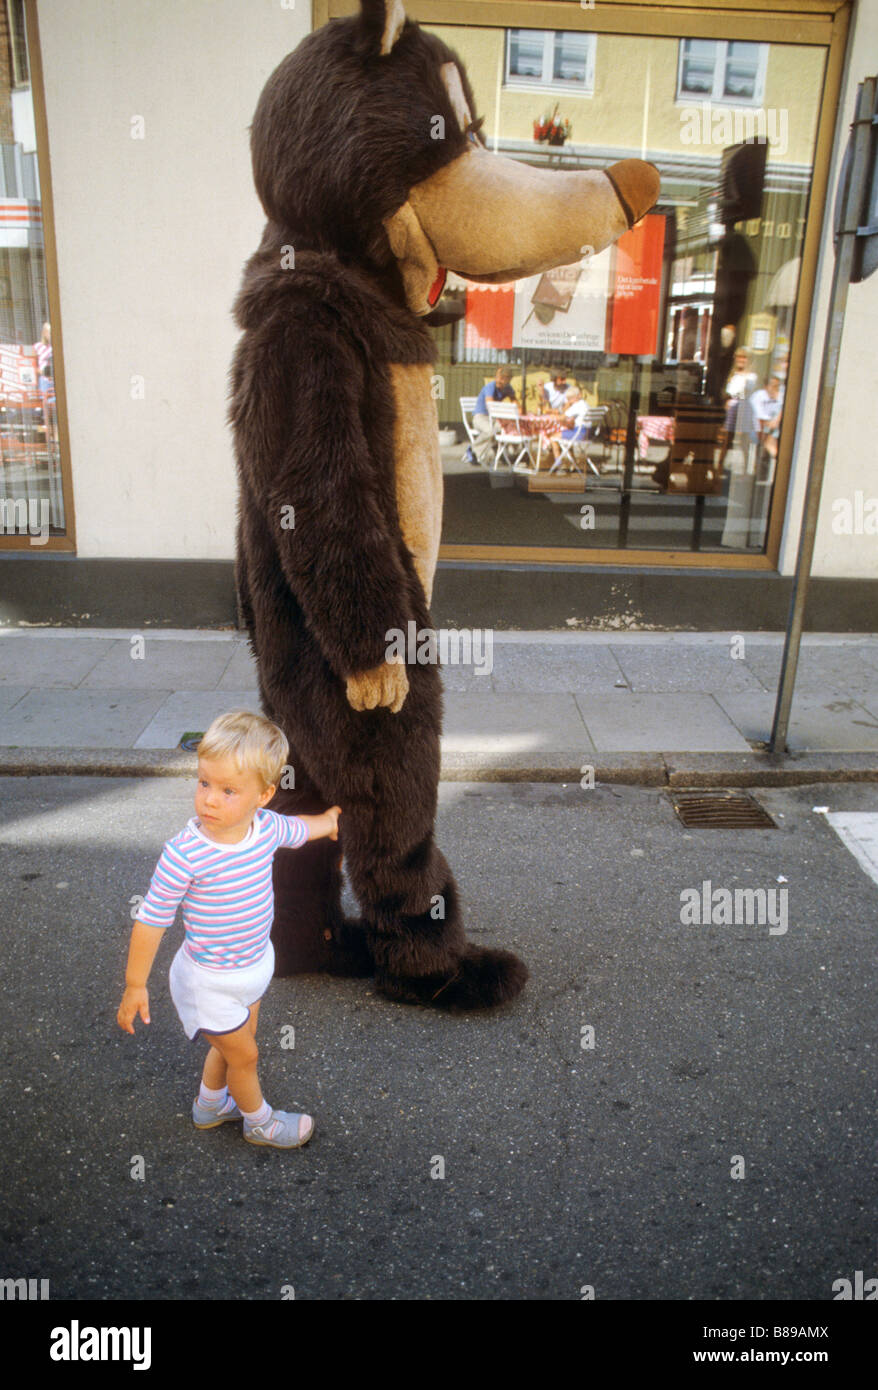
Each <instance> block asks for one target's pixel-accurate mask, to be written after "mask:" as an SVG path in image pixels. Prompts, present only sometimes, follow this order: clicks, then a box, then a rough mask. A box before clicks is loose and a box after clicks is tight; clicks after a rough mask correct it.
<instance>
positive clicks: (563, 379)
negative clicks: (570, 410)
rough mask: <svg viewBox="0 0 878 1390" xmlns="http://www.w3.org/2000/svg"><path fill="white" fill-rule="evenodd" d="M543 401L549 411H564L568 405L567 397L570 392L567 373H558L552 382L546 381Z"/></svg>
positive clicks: (543, 389) (543, 388)
mask: <svg viewBox="0 0 878 1390" xmlns="http://www.w3.org/2000/svg"><path fill="white" fill-rule="evenodd" d="M541 389H542V394H543V400H544V402H545V404H546V405H547V406H548V408H549V410H563V409H564V406H565V404H566V403H567V395H568V392H569V390H570V388H569V386H568V385H567V373H566V372H564V371H557V372H556V373H555V375H554V376H553V377H552V380H551V381H546V382H544V383H543V386H542V388H541Z"/></svg>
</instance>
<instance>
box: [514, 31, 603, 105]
mask: <svg viewBox="0 0 878 1390" xmlns="http://www.w3.org/2000/svg"><path fill="white" fill-rule="evenodd" d="M594 48H595V36H594V34H580V33H572V32H571V33H568V32H553V31H552V30H550V29H509V30H507V35H506V84H507V86H511V87H515V86H521V87H524V86H527V87H533V86H541V87H546V88H549V89H551V88H558V89H559V90H565V89H572V90H574V91H577V92H578V93H579V94H580V95H582V94H584V93H585V94H590V93H591V92H592V91H593V90H594Z"/></svg>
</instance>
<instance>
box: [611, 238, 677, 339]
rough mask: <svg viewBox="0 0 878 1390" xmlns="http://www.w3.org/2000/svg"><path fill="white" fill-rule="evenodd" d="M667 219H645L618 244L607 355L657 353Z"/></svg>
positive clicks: (620, 239)
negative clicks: (608, 353) (611, 325)
mask: <svg viewBox="0 0 878 1390" xmlns="http://www.w3.org/2000/svg"><path fill="white" fill-rule="evenodd" d="M664 247H665V219H664V217H662V216H660V215H659V214H653V215H652V216H650V217H644V218H642V219H641V221H640V222H638V223H637V226H636V227H632V228H631V230H630V232H626V233H625V235H624V236H622V237H620V238H619V240H618V241H617V242H616V273H615V282H614V285H613V291H612V292H613V327H612V332H611V335H610V345H609V347H608V349H607V351H608V352H620V353H628V354H629V355H630V356H632V357H645V356H647V355H648V354H650V353H653V352H656V351H657V338H658V315H659V291H660V290H661V283H662V255H663V253H664Z"/></svg>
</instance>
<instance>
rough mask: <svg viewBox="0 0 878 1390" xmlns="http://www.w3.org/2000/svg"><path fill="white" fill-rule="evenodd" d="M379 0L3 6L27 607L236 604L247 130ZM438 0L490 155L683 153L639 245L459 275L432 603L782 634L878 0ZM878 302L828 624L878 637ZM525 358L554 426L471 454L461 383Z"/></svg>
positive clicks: (10, 285) (20, 579) (3, 421)
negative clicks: (319, 37)
mask: <svg viewBox="0 0 878 1390" xmlns="http://www.w3.org/2000/svg"><path fill="white" fill-rule="evenodd" d="M355 8H356V3H355V0H314V4H313V5H309V4H307V3H306V0H264V2H260V3H251V4H248V5H247V6H246V7H244V6H241V5H240V4H239V3H237V0H176V2H175V3H173V4H172V3H170V2H169V0H77V3H76V4H72V3H70V0H18V3H13V2H12V0H2V3H0V18H2V24H0V50H2V52H0V140H2V143H3V175H4V178H5V180H6V182H5V183H4V186H3V188H2V189H0V217H2V219H3V223H2V224H0V324H2V340H0V373H2V374H0V390H2V392H3V398H2V401H0V469H2V475H3V477H2V484H0V494H2V496H0V502H2V505H3V511H2V515H0V576H2V582H0V622H3V623H5V624H10V623H13V624H14V623H17V622H37V623H39V622H72V623H94V624H96V625H102V626H108V625H109V626H122V625H127V624H129V623H134V624H137V625H138V626H146V625H150V624H160V625H168V626H198V625H222V624H226V623H233V622H234V621H235V616H236V609H235V595H234V578H233V550H234V524H235V477H234V464H233V457H232V450H231V440H230V436H229V432H228V429H227V426H226V408H227V398H226V393H227V373H228V365H229V361H230V359H231V355H232V352H233V350H234V344H235V338H236V330H235V326H234V324H233V322H232V318H231V305H232V302H233V300H234V296H235V293H236V289H237V284H238V280H239V277H240V272H241V267H242V265H243V262H244V260H245V259H246V258H247V256H248V255H249V254H250V253H251V252H252V250H253V249H254V248H255V246H256V244H257V242H258V239H259V236H260V233H261V227H262V222H263V215H262V211H261V209H260V207H259V204H258V201H257V199H256V196H255V193H254V192H253V186H252V179H251V174H250V167H249V148H248V126H249V122H250V119H251V117H252V112H253V109H254V107H255V104H256V101H257V99H258V96H259V92H260V90H261V88H262V86H263V84H264V82H265V80H266V78H267V77H268V75H269V74H270V72H271V71H272V70H273V68H274V67H275V66H276V64H277V63H278V62H279V61H280V59H281V58H282V57H283V56H284V54H285V53H286V52H288V51H289V50H290V49H291V48H292V47H294V46H295V45H296V43H298V42H299V40H300V39H301V38H302V37H303V36H304V35H305V34H306V33H307V32H309V30H310V29H311V28H312V27H314V26H316V25H318V24H321V23H324V22H326V20H327V19H329V18H331V17H333V16H336V15H342V14H346V13H350V12H352V11H353V10H354V9H355ZM407 12H408V13H409V15H410V16H411V17H412V18H415V19H417V20H419V21H420V22H421V23H423V24H424V25H426V26H428V27H430V28H432V29H434V30H435V31H436V32H437V33H439V34H440V35H441V36H442V37H443V38H444V39H445V40H446V41H447V42H448V43H449V44H450V45H451V46H452V47H453V48H454V49H455V50H456V51H457V52H458V53H459V54H460V56H461V58H462V59H463V60H464V62H465V64H466V66H467V70H468V72H469V76H470V80H471V84H472V87H473V91H474V95H475V98H476V102H477V104H478V107H479V112H478V114H479V115H480V116H481V117H482V118H483V126H482V131H483V135H484V137H485V140H486V142H487V145H488V148H489V150H492V151H495V152H496V153H498V154H501V155H505V156H507V157H512V158H515V159H520V160H524V161H526V162H528V163H531V164H534V165H540V166H544V167H547V168H561V169H578V168H591V167H602V166H605V165H607V164H609V163H612V162H613V161H614V160H616V159H620V158H625V157H627V156H637V157H642V158H646V159H649V160H651V161H652V162H653V163H655V164H656V165H657V167H658V168H659V170H660V173H661V176H662V195H661V200H660V202H659V203H658V205H657V206H656V208H655V209H653V211H652V213H651V214H650V215H649V216H648V217H647V218H646V219H644V221H643V222H642V223H641V224H639V226H638V228H635V229H634V230H633V231H632V232H631V233H629V234H628V235H627V236H626V237H625V238H623V241H622V242H621V243H620V244H619V245H618V246H617V247H615V248H612V249H610V250H608V251H606V252H604V253H602V254H601V255H599V256H595V255H593V254H591V251H590V248H587V247H584V248H583V253H582V259H581V261H579V262H578V263H577V264H575V265H573V266H568V267H563V268H562V269H561V270H560V271H559V272H552V273H549V274H547V275H544V276H538V277H534V278H533V280H531V281H521V282H517V283H516V284H514V285H508V286H496V287H494V286H492V287H485V286H479V285H475V284H472V283H469V282H465V281H462V280H454V281H453V282H452V286H451V289H450V291H449V292H448V302H449V303H454V304H455V306H456V309H457V311H458V312H459V314H460V317H459V318H458V319H457V320H456V321H454V322H452V323H449V324H447V325H446V326H444V327H441V328H437V329H435V330H433V331H434V334H435V337H436V343H437V352H438V361H437V369H436V376H435V378H434V381H435V393H436V396H437V404H438V407H439V418H440V426H441V427H442V429H443V435H442V439H443V441H444V448H443V463H444V468H445V517H444V529H443V546H442V550H441V552H440V565H439V570H438V572H437V578H436V589H435V594H434V605H433V606H434V614H435V617H436V621H437V622H439V623H441V624H443V625H453V624H458V625H460V626H473V625H476V624H478V625H481V626H488V625H497V626H510V627H524V628H529V627H565V626H574V627H589V626H595V627H602V626H603V627H608V628H620V627H638V626H644V627H689V628H702V627H703V628H737V627H750V628H753V627H762V628H779V627H782V626H784V624H785V621H786V611H787V605H788V601H789V591H790V582H791V575H792V572H793V569H794V566H795V556H796V549H797V544H798V534H799V525H800V519H801V513H802V499H803V491H804V484H805V477H806V473H807V468H808V461H809V456H810V445H811V433H812V429H813V424H814V418H815V411H816V406H817V399H816V397H817V388H818V379H819V374H820V366H821V358H822V352H823V335H824V329H825V322H826V309H827V303H828V297H829V287H830V282H831V278H832V270H833V249H832V218H833V206H832V205H833V199H834V196H835V188H836V185H837V181H838V175H839V170H840V166H841V160H842V157H843V153H844V148H845V145H846V142H847V134H848V129H849V125H850V120H851V117H852V113H853V106H854V101H855V97H856V91H857V86H858V83H859V82H861V81H862V80H863V79H864V78H865V77H866V76H868V75H870V74H871V73H872V72H873V70H874V69H875V67H876V55H878V6H875V5H872V4H869V3H867V2H866V0H774V3H773V4H767V5H765V6H763V7H762V8H761V9H759V10H753V9H752V8H751V7H749V5H743V4H741V3H739V0H711V2H710V3H703V4H694V3H692V0H686V3H682V0H680V3H678V2H677V0H662V3H655V0H595V3H586V0H581V3H580V0H504V2H503V3H502V4H501V3H499V0H408V4H407ZM318 174H319V139H318V141H317V145H316V149H315V175H318ZM16 218H18V222H16ZM4 238H7V239H8V240H4ZM876 326H878V277H873V278H872V279H871V280H868V281H866V282H864V283H863V284H860V285H856V286H853V287H852V289H851V292H850V296H849V300H848V311H847V316H846V321H845V333H844V340H843V346H842V354H841V361H840V370H839V381H838V387H837V391H836V397H835V405H834V411H833V420H832V431H831V436H830V444H829V451H828V455H827V468H826V478H825V483H824V488H823V501H822V507H821V514H820V520H819V525H818V532H817V546H816V551H815V562H814V569H813V574H814V581H813V585H812V591H811V602H810V610H809V618H808V626H809V627H811V628H812V629H825V630H872V629H874V628H875V626H876V624H875V614H876V613H878V601H876V600H878V477H876V469H875V467H874V465H873V458H874V455H875V446H874V443H873V441H874V439H875V437H876V434H878V354H876V352H875V350H874V347H873V342H874V337H875V329H876ZM500 365H504V366H506V367H507V368H508V370H509V372H510V374H511V378H512V385H513V389H514V390H515V392H516V399H517V402H518V405H519V407H520V409H521V411H522V413H523V414H524V415H525V416H526V417H527V422H526V426H525V427H526V428H527V429H528V430H529V431H531V433H532V436H533V439H534V441H535V447H531V448H530V449H529V451H528V453H527V454H526V456H525V458H524V460H519V463H518V466H517V467H513V466H512V462H513V460H512V458H511V456H510V455H509V453H508V451H499V452H498V451H497V450H496V448H494V447H492V449H491V450H489V451H488V453H487V456H486V460H485V465H484V466H482V467H473V465H472V464H471V463H470V462H469V461H468V460H467V458H466V457H465V455H464V445H465V444H466V442H467V440H466V437H465V434H464V424H463V418H462V411H461V399H462V398H463V399H464V400H465V399H466V398H471V397H473V396H475V395H477V394H478V392H479V391H480V390H481V388H482V386H484V385H485V383H486V382H487V381H490V380H491V379H492V378H493V376H494V373H495V371H496V369H497V367H498V366H500ZM562 377H563V379H564V381H565V383H566V386H567V387H568V388H573V389H574V390H575V391H577V392H578V393H579V400H580V402H581V403H584V406H586V407H587V410H586V411H585V413H584V418H583V425H582V430H581V434H580V437H579V438H578V439H577V441H576V443H575V445H574V447H573V448H572V449H571V451H570V453H569V456H565V458H564V460H563V467H564V471H562V468H561V467H560V466H559V467H553V464H554V455H553V453H552V451H551V441H550V435H551V430H550V429H549V428H548V426H547V422H546V420H545V419H544V418H541V410H542V409H543V408H544V407H545V405H546V401H545V396H544V393H543V390H542V388H543V386H544V384H545V383H547V382H549V381H551V380H552V379H553V378H555V379H558V380H560V379H561V378H562ZM291 389H294V387H293V388H291ZM572 400H573V397H568V401H572ZM566 403H567V402H565V405H566ZM495 465H496V466H495Z"/></svg>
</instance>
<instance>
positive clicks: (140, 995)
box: [116, 985, 149, 1033]
mask: <svg viewBox="0 0 878 1390" xmlns="http://www.w3.org/2000/svg"><path fill="white" fill-rule="evenodd" d="M138 1014H140V1017H141V1018H142V1019H143V1021H144V1023H149V991H148V990H147V988H146V986H145V985H141V986H140V987H139V988H138V987H136V986H134V985H128V986H127V987H126V989H125V993H124V994H123V995H122V1003H121V1004H120V1005H119V1012H118V1013H117V1015H116V1022H117V1023H118V1025H119V1027H120V1028H121V1029H123V1031H124V1032H126V1033H133V1032H134V1020H135V1018H136V1017H137V1015H138Z"/></svg>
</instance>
